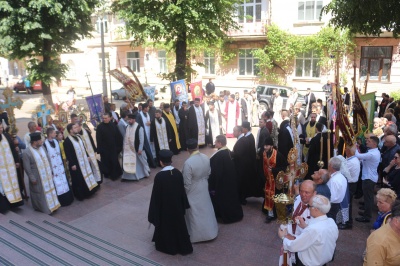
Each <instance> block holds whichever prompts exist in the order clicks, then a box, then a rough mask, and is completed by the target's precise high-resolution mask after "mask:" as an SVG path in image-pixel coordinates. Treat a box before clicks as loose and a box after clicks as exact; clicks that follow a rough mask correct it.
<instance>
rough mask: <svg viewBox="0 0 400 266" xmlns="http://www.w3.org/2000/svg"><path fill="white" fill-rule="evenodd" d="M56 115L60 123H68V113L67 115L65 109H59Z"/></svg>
mask: <svg viewBox="0 0 400 266" xmlns="http://www.w3.org/2000/svg"><path fill="white" fill-rule="evenodd" d="M58 117H59V120H60V121H61V123H66V124H67V123H68V115H67V112H65V111H60V112H59V113H58Z"/></svg>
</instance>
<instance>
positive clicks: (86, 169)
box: [64, 119, 111, 200]
mask: <svg viewBox="0 0 400 266" xmlns="http://www.w3.org/2000/svg"><path fill="white" fill-rule="evenodd" d="M110 120H111V119H110ZM66 130H67V131H68V137H67V138H66V139H65V141H64V151H65V156H66V157H67V161H68V168H69V172H70V175H71V181H72V191H73V193H74V196H75V198H76V199H77V200H83V199H85V198H88V197H90V196H91V195H93V194H94V193H95V192H96V191H97V190H98V188H99V185H98V184H97V182H96V180H95V178H94V175H93V172H92V168H91V166H90V163H89V160H88V154H87V152H86V149H85V146H84V144H83V141H82V139H81V138H80V136H78V132H79V130H80V127H79V125H77V124H72V123H71V124H68V125H67V128H66Z"/></svg>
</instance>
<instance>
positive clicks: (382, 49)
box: [360, 46, 393, 81]
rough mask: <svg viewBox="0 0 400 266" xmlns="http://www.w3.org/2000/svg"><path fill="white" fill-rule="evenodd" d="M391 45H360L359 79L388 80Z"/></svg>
mask: <svg viewBox="0 0 400 266" xmlns="http://www.w3.org/2000/svg"><path fill="white" fill-rule="evenodd" d="M392 53H393V47H392V46H375V47H371V46H363V47H361V64H360V80H365V79H366V78H367V76H368V74H369V79H368V80H375V81H390V69H391V62H392Z"/></svg>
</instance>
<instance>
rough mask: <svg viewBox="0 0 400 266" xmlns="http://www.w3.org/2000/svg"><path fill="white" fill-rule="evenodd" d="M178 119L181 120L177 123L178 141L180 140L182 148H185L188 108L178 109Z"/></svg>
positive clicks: (187, 129) (187, 130)
mask: <svg viewBox="0 0 400 266" xmlns="http://www.w3.org/2000/svg"><path fill="white" fill-rule="evenodd" d="M178 116H179V119H180V120H181V121H180V123H179V129H178V132H179V141H180V142H181V148H182V150H184V151H185V150H186V140H187V139H188V137H187V136H188V135H189V128H188V117H189V110H188V109H186V110H184V109H183V108H181V109H179V111H178Z"/></svg>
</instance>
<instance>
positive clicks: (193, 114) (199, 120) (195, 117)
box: [187, 98, 206, 145]
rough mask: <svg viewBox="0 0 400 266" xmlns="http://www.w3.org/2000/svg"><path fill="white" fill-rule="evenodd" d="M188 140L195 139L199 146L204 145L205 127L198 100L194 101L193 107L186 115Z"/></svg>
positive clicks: (202, 112)
mask: <svg viewBox="0 0 400 266" xmlns="http://www.w3.org/2000/svg"><path fill="white" fill-rule="evenodd" d="M187 122H188V134H189V135H188V138H193V139H197V142H198V143H199V145H204V144H206V125H205V120H204V111H203V109H202V108H201V106H200V98H195V99H194V105H193V106H192V107H190V108H189V113H188V121H187Z"/></svg>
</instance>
